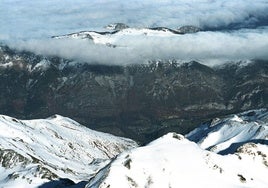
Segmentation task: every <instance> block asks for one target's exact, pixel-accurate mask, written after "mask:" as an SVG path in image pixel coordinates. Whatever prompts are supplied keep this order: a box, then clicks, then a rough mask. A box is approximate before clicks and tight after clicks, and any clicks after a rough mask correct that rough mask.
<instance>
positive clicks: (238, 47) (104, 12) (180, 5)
mask: <svg viewBox="0 0 268 188" xmlns="http://www.w3.org/2000/svg"><path fill="white" fill-rule="evenodd" d="M0 17H1V19H0V42H1V41H2V42H3V41H4V42H5V43H8V44H10V45H11V46H13V47H16V48H18V49H27V50H31V51H34V52H37V53H41V54H47V55H60V56H62V57H66V58H74V59H79V60H83V61H87V62H101V63H121V64H125V63H134V62H143V61H144V60H146V59H183V60H188V59H189V60H191V59H196V60H201V61H203V62H205V63H206V62H208V60H213V59H217V61H218V60H219V59H225V60H228V59H230V60H235V59H252V58H264V59H268V57H267V56H268V55H267V49H268V32H267V31H268V29H267V27H265V28H264V29H260V28H259V27H257V25H258V24H262V25H264V26H266V25H268V0H255V1H254V2H253V1H252V0H236V1H231V0H158V1H155V0H144V1H140V0H129V1H125V0H76V1H73V0H64V1H63V0H45V1H44V0H1V1H0ZM113 22H123V23H126V24H129V25H130V26H134V27H146V26H167V27H171V28H176V27H178V26H182V25H196V26H200V27H210V28H221V27H226V26H230V25H234V26H237V27H239V28H240V30H236V31H233V32H229V33H228V32H200V33H197V34H191V35H182V36H176V37H167V38H157V37H154V38H152V37H149V38H144V37H138V38H137V37H136V38H135V39H133V38H125V39H122V40H120V41H118V43H119V44H121V45H122V46H129V48H115V49H113V48H109V47H106V46H101V45H93V44H90V42H89V41H80V40H64V41H63V40H53V39H49V38H50V36H53V35H60V34H67V33H72V32H76V31H81V30H93V29H100V28H102V27H103V26H105V25H107V24H109V23H113ZM249 25H250V26H252V28H253V29H248V30H246V29H242V30H241V28H243V27H246V26H249ZM103 54H105V56H103Z"/></svg>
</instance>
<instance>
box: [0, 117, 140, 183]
mask: <svg viewBox="0 0 268 188" xmlns="http://www.w3.org/2000/svg"><path fill="white" fill-rule="evenodd" d="M136 146H137V144H136V143H135V142H134V141H132V140H130V139H125V138H121V137H115V136H112V135H110V134H105V133H100V132H96V131H93V130H90V129H88V128H86V127H84V126H82V125H80V124H79V123H77V122H75V121H73V120H71V119H69V118H66V117H62V116H59V115H55V116H53V117H51V118H48V119H39V120H18V119H15V118H12V117H8V116H3V115H1V116H0V187H37V186H39V185H40V184H42V183H45V182H48V181H50V180H57V179H59V178H66V179H69V180H71V181H73V182H80V181H85V180H88V179H90V178H91V177H92V176H93V175H94V174H95V173H97V172H98V171H99V169H101V168H103V167H104V166H105V165H107V164H108V163H109V161H110V159H111V158H113V157H115V156H116V155H117V154H119V153H121V152H122V151H124V150H127V149H130V148H133V147H136Z"/></svg>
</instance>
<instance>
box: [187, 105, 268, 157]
mask: <svg viewBox="0 0 268 188" xmlns="http://www.w3.org/2000/svg"><path fill="white" fill-rule="evenodd" d="M186 137H187V138H188V139H190V140H192V141H194V142H197V143H198V144H199V145H200V147H201V148H203V149H209V150H211V151H214V152H217V153H221V154H228V153H233V152H235V151H236V149H237V148H238V147H239V146H241V145H243V144H245V143H248V142H253V143H261V144H266V145H268V110H267V109H261V110H253V111H247V112H244V113H241V114H238V115H230V116H228V117H226V118H222V119H219V118H215V119H213V120H212V121H211V122H209V123H205V124H203V125H202V126H200V127H199V128H197V129H195V130H193V131H192V132H190V133H189V134H188V135H187V136H186Z"/></svg>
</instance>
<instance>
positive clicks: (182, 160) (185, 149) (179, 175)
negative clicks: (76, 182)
mask: <svg viewBox="0 0 268 188" xmlns="http://www.w3.org/2000/svg"><path fill="white" fill-rule="evenodd" d="M267 155H268V147H267V146H264V145H261V144H253V143H251V144H246V145H244V146H241V147H240V148H239V149H238V150H237V153H236V154H233V155H227V156H222V155H219V154H216V153H214V152H211V151H207V150H204V149H201V148H200V147H199V146H198V145H197V144H196V143H194V142H191V141H189V140H188V139H186V138H184V137H183V136H182V135H179V134H176V133H169V134H167V135H165V136H163V137H161V138H159V139H157V140H155V141H153V142H152V143H150V144H148V145H147V146H145V147H140V148H136V149H133V150H130V151H127V152H124V153H122V154H121V155H119V156H118V157H117V159H116V160H115V161H113V162H112V163H111V164H110V165H108V166H107V167H106V168H104V169H103V170H102V171H100V172H99V173H98V175H97V176H96V177H95V179H93V180H91V181H90V182H89V183H88V185H87V186H86V188H108V187H109V188H118V187H124V188H128V187H129V188H134V187H135V188H144V187H150V188H160V187H161V188H170V187H207V188H209V187H213V188H215V187H222V188H226V187H228V188H235V187H255V188H256V187H259V188H261V187H266V186H267V185H268V179H267V173H268V164H267Z"/></svg>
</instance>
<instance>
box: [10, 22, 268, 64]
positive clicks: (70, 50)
mask: <svg viewBox="0 0 268 188" xmlns="http://www.w3.org/2000/svg"><path fill="white" fill-rule="evenodd" d="M115 44H116V45H117V46H118V47H116V48H111V47H108V46H106V45H103V44H94V43H93V42H92V41H91V40H89V39H88V40H81V39H50V40H29V41H25V42H21V41H20V42H18V43H14V42H13V43H12V44H11V46H13V47H15V48H17V49H20V50H30V51H34V52H35V53H38V54H45V55H59V56H61V57H64V58H68V59H76V60H80V61H85V62H88V63H104V64H133V63H145V62H146V61H148V60H158V59H161V60H171V59H176V60H184V61H190V60H198V61H201V62H203V63H204V64H210V63H212V62H215V60H217V61H219V60H220V61H221V62H222V61H229V60H230V61H232V60H247V59H268V53H267V49H268V27H267V28H263V29H258V30H252V29H246V30H239V31H233V32H199V33H195V34H186V35H170V36H167V37H156V36H138V37H133V36H129V37H127V36H125V37H123V38H120V40H118V41H116V42H115Z"/></svg>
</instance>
